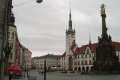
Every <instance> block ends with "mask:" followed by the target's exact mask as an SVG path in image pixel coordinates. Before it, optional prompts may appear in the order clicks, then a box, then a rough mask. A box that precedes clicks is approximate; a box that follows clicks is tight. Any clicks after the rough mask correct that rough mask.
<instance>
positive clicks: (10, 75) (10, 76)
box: [9, 72, 12, 80]
mask: <svg viewBox="0 0 120 80" xmlns="http://www.w3.org/2000/svg"><path fill="white" fill-rule="evenodd" d="M11 78H12V74H11V72H9V80H11Z"/></svg>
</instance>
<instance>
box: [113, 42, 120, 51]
mask: <svg viewBox="0 0 120 80" xmlns="http://www.w3.org/2000/svg"><path fill="white" fill-rule="evenodd" d="M112 44H113V45H114V46H115V50H116V51H120V42H112Z"/></svg>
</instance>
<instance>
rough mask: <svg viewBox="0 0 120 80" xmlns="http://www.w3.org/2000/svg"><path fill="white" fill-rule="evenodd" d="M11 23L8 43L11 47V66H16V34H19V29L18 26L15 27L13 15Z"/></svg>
mask: <svg viewBox="0 0 120 80" xmlns="http://www.w3.org/2000/svg"><path fill="white" fill-rule="evenodd" d="M11 19H12V20H11V21H13V22H11V23H10V24H9V25H10V26H9V30H8V31H9V32H8V41H9V43H10V45H11V54H10V55H9V64H10V65H9V66H11V65H14V63H15V52H16V51H15V50H16V47H15V46H16V33H17V29H16V26H15V25H14V15H13V14H11Z"/></svg>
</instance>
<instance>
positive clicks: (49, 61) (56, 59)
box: [33, 54, 60, 71]
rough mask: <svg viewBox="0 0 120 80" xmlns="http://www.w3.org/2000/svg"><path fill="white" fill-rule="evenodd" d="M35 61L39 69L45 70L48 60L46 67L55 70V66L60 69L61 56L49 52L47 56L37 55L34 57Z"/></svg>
mask: <svg viewBox="0 0 120 80" xmlns="http://www.w3.org/2000/svg"><path fill="white" fill-rule="evenodd" d="M33 59H34V60H33V61H34V63H35V65H36V67H37V70H39V71H43V70H44V63H45V60H46V69H47V70H53V69H54V68H55V67H56V68H57V69H58V67H59V65H60V56H58V55H53V54H47V55H45V56H41V57H35V58H33Z"/></svg>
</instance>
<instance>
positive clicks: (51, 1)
mask: <svg viewBox="0 0 120 80" xmlns="http://www.w3.org/2000/svg"><path fill="white" fill-rule="evenodd" d="M25 1H27V0H14V1H13V5H15V4H19V3H23V2H25ZM69 3H70V0H43V3H40V4H37V3H36V2H35V1H33V2H29V3H26V4H24V5H20V6H15V7H14V8H13V12H14V15H15V18H16V22H15V24H16V26H17V31H18V36H19V39H20V41H21V44H23V45H24V46H25V47H27V48H28V49H29V50H30V51H31V52H32V53H33V56H41V55H44V54H47V53H53V54H61V55H62V54H63V53H64V52H65V49H66V48H65V47H66V43H65V41H66V39H65V35H66V34H65V31H66V26H67V27H68V20H69V12H70V11H69V8H70V6H69V5H70V4H69ZM102 3H104V4H106V15H107V17H106V25H107V27H108V34H110V35H111V36H112V40H113V41H118V42H119V40H120V38H119V37H118V36H119V34H120V32H119V21H120V15H119V13H120V9H118V8H119V7H120V5H119V3H120V1H119V0H116V1H113V0H109V1H108V0H71V11H72V21H73V28H75V30H76V42H77V44H78V46H81V45H85V44H88V42H89V32H90V35H91V40H92V43H95V42H98V36H101V33H102V19H101V15H100V6H101V4H102Z"/></svg>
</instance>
